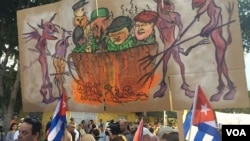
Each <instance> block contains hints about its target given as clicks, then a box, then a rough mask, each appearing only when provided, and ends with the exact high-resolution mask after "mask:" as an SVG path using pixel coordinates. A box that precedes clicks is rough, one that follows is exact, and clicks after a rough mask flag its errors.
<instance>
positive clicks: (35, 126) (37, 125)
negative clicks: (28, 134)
mask: <svg viewBox="0 0 250 141" xmlns="http://www.w3.org/2000/svg"><path fill="white" fill-rule="evenodd" d="M24 122H26V123H28V124H31V125H32V128H31V131H32V135H35V134H36V133H39V136H40V132H41V128H42V124H41V122H40V121H39V120H37V119H32V118H25V119H24V120H23V123H24Z"/></svg>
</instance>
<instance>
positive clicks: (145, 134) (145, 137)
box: [143, 127, 159, 141]
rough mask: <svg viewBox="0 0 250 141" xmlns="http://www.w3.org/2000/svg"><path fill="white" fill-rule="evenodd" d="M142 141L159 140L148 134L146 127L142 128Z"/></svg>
mask: <svg viewBox="0 0 250 141" xmlns="http://www.w3.org/2000/svg"><path fill="white" fill-rule="evenodd" d="M143 141H159V138H158V137H157V136H156V135H155V134H153V133H151V132H150V130H149V129H148V128H146V127H143Z"/></svg>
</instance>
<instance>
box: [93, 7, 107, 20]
mask: <svg viewBox="0 0 250 141" xmlns="http://www.w3.org/2000/svg"><path fill="white" fill-rule="evenodd" d="M101 17H106V18H108V17H109V10H108V9H107V8H98V9H96V10H94V11H93V12H92V13H91V18H90V22H93V21H94V20H95V19H97V18H101Z"/></svg>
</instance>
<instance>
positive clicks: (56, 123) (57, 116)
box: [47, 87, 67, 141]
mask: <svg viewBox="0 0 250 141" xmlns="http://www.w3.org/2000/svg"><path fill="white" fill-rule="evenodd" d="M66 99H67V98H66V90H65V88H64V87H62V95H61V98H60V99H59V101H58V103H57V106H56V110H55V112H54V115H53V118H52V121H51V125H50V130H49V133H48V137H47V140H48V141H60V140H61V139H62V137H63V135H64V131H65V129H66V125H67V120H66V111H67V104H66Z"/></svg>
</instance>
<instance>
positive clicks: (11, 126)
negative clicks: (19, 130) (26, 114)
mask: <svg viewBox="0 0 250 141" xmlns="http://www.w3.org/2000/svg"><path fill="white" fill-rule="evenodd" d="M15 125H17V123H12V124H11V125H10V131H11V130H13V129H12V128H13V126H15Z"/></svg>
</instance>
